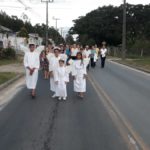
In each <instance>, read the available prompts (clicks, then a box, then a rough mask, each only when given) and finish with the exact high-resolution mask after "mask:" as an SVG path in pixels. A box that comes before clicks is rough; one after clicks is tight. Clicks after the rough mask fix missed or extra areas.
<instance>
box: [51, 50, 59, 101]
mask: <svg viewBox="0 0 150 150" xmlns="http://www.w3.org/2000/svg"><path fill="white" fill-rule="evenodd" d="M59 60H60V56H59V48H55V49H54V56H52V57H48V61H49V72H50V90H51V91H52V92H54V95H53V96H52V97H53V98H54V97H56V84H55V81H54V71H55V69H56V68H58V67H59Z"/></svg>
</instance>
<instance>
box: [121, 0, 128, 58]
mask: <svg viewBox="0 0 150 150" xmlns="http://www.w3.org/2000/svg"><path fill="white" fill-rule="evenodd" d="M123 1H124V4H123V27H122V59H123V60H124V59H125V57H126V26H127V25H126V23H127V20H126V19H127V18H126V17H127V16H126V11H127V10H126V9H127V4H126V0H123Z"/></svg>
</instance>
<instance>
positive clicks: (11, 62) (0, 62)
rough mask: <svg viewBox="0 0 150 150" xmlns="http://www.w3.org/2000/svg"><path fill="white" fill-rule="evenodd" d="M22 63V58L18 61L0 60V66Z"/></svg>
mask: <svg viewBox="0 0 150 150" xmlns="http://www.w3.org/2000/svg"><path fill="white" fill-rule="evenodd" d="M16 63H17V64H18V63H22V58H17V59H0V66H2V65H9V64H16Z"/></svg>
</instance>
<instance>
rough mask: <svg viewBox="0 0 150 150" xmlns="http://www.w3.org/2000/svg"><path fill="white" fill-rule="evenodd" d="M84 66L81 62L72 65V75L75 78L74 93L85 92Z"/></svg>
mask: <svg viewBox="0 0 150 150" xmlns="http://www.w3.org/2000/svg"><path fill="white" fill-rule="evenodd" d="M86 74H87V72H86V64H84V61H83V63H82V62H81V60H75V61H74V63H73V70H72V75H73V76H74V77H75V80H74V91H75V92H86V79H85V78H84V75H86Z"/></svg>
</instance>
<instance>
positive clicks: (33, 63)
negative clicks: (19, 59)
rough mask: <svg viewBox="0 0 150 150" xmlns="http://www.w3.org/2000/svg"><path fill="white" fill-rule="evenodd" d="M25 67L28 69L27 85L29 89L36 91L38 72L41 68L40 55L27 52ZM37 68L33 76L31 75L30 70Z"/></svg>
mask: <svg viewBox="0 0 150 150" xmlns="http://www.w3.org/2000/svg"><path fill="white" fill-rule="evenodd" d="M24 66H25V69H26V85H27V88H28V89H35V88H36V85H37V80H38V70H39V66H40V59H39V54H38V53H37V52H26V53H25V56H24ZM27 67H30V68H36V69H35V71H34V73H33V75H32V76H31V75H30V71H29V69H27Z"/></svg>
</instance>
